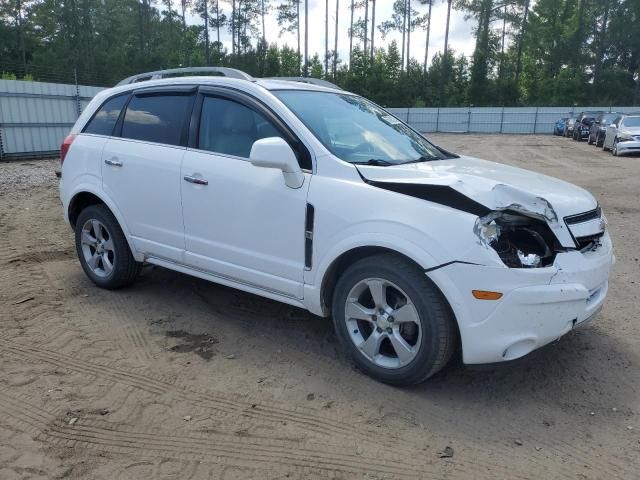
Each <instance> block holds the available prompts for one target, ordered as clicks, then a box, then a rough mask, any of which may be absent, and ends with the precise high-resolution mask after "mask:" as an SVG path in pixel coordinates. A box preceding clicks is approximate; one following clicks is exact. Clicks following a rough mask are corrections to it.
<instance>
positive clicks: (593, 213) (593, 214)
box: [564, 205, 602, 225]
mask: <svg viewBox="0 0 640 480" xmlns="http://www.w3.org/2000/svg"><path fill="white" fill-rule="evenodd" d="M601 216H602V209H601V208H600V206H599V205H598V207H596V208H595V209H593V210H590V211H588V212H584V213H578V214H577V215H571V216H569V217H564V221H565V222H567V225H575V224H576V223H584V222H588V221H589V220H595V219H596V218H600V217H601Z"/></svg>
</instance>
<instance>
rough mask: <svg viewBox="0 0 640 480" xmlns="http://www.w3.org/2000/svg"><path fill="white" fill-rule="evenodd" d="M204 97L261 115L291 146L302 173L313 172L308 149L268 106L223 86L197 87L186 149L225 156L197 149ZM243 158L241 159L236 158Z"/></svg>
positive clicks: (220, 153) (248, 95)
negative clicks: (237, 105) (234, 104)
mask: <svg viewBox="0 0 640 480" xmlns="http://www.w3.org/2000/svg"><path fill="white" fill-rule="evenodd" d="M204 97H218V98H222V99H225V100H229V101H233V102H236V103H240V104H241V105H244V106H245V107H247V108H249V109H251V110H253V111H255V112H257V113H259V114H261V115H263V116H264V117H265V118H266V119H267V120H269V121H270V122H271V123H273V125H274V126H275V127H276V129H277V130H278V131H279V132H280V133H281V134H282V135H283V138H284V139H285V141H286V142H287V143H288V144H289V145H290V146H291V148H292V149H293V151H294V153H295V154H296V157H297V158H298V164H299V165H300V168H301V169H302V170H303V171H306V172H312V170H313V159H312V156H311V153H310V150H309V148H308V147H307V146H306V145H305V144H304V142H303V141H302V140H301V139H300V138H299V137H298V135H296V134H295V133H294V132H293V131H292V130H291V128H290V127H289V126H288V125H287V124H286V122H284V121H283V120H282V119H281V118H280V116H279V115H278V114H277V113H276V112H274V111H273V110H272V109H271V108H270V107H269V106H268V105H266V104H265V103H264V102H262V101H260V100H259V99H257V98H256V97H254V96H252V95H250V94H247V93H246V92H243V91H241V90H238V89H235V88H232V87H224V86H213V85H206V86H200V87H198V94H197V98H196V100H195V104H194V107H193V109H192V113H191V121H190V122H189V123H190V125H189V130H188V131H189V139H188V142H187V147H188V148H191V149H195V150H198V151H201V152H205V153H210V154H212V155H225V154H224V153H222V152H212V151H209V150H202V149H200V148H199V147H198V134H199V131H200V116H201V113H202V104H203V102H204ZM237 158H243V157H237ZM244 160H246V159H244Z"/></svg>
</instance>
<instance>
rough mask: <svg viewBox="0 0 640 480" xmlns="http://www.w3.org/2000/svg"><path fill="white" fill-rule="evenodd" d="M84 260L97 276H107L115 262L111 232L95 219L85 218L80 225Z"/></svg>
mask: <svg viewBox="0 0 640 480" xmlns="http://www.w3.org/2000/svg"><path fill="white" fill-rule="evenodd" d="M80 243H81V246H82V254H83V256H84V261H85V262H86V264H87V266H88V267H89V268H90V269H91V271H92V272H93V273H94V274H95V275H96V276H98V277H102V278H104V277H108V276H109V275H111V272H112V271H113V267H114V265H115V262H116V254H115V248H114V245H113V240H112V239H111V233H110V232H109V230H107V227H106V226H105V225H104V224H103V223H102V222H100V221H99V220H96V219H90V220H87V221H86V222H85V223H84V225H83V226H82V233H81V238H80Z"/></svg>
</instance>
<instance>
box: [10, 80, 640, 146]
mask: <svg viewBox="0 0 640 480" xmlns="http://www.w3.org/2000/svg"><path fill="white" fill-rule="evenodd" d="M100 90H102V88H101V87H90V86H84V85H79V86H76V85H63V84H57V83H43V82H25V81H22V80H0V159H2V158H11V157H17V156H36V155H47V154H55V153H56V152H57V151H58V149H59V148H60V143H61V142H62V140H63V139H64V137H65V135H66V134H67V133H68V132H69V129H70V128H71V127H72V126H73V124H74V123H75V121H76V119H77V118H78V115H79V114H80V112H81V111H82V109H84V107H86V105H87V103H88V102H89V100H91V98H92V97H93V96H94V95H95V94H96V93H98V92H99V91H100ZM582 110H604V111H619V112H632V111H638V110H640V108H639V107H610V106H598V107H505V108H502V107H471V108H466V107H463V108H390V109H389V111H390V112H392V113H393V114H394V115H396V116H397V117H398V118H400V119H402V120H404V121H406V122H407V123H409V124H410V125H412V126H413V127H414V128H416V129H417V130H419V131H420V132H425V133H430V132H467V133H519V134H528V133H542V134H549V133H552V132H553V124H554V122H555V121H556V120H557V119H558V118H560V117H568V116H575V115H577V114H578V113H579V112H580V111H582Z"/></svg>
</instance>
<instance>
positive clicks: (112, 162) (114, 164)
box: [104, 157, 122, 167]
mask: <svg viewBox="0 0 640 480" xmlns="http://www.w3.org/2000/svg"><path fill="white" fill-rule="evenodd" d="M104 163H106V164H107V165H111V166H112V167H121V166H122V162H121V161H120V160H118V159H117V158H115V157H113V158H107V159H106V160H105V161H104Z"/></svg>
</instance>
